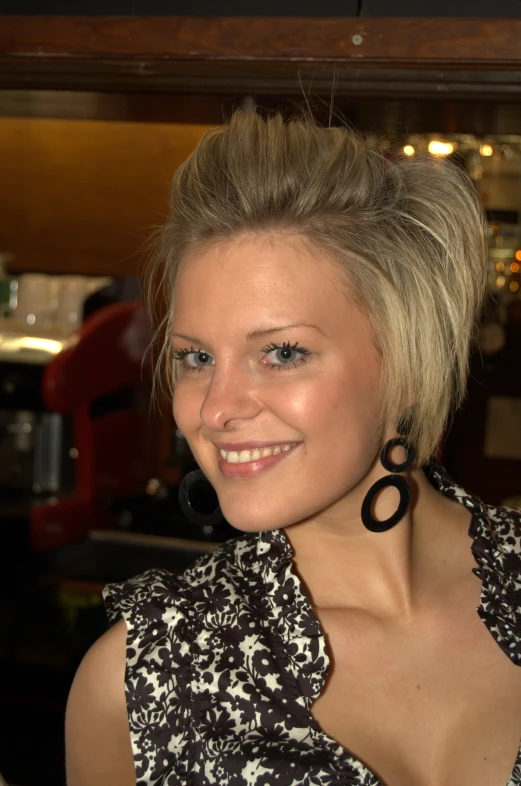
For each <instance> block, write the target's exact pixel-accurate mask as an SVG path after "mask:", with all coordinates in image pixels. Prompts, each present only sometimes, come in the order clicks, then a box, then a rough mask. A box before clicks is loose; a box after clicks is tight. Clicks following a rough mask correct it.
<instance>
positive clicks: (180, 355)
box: [172, 341, 312, 372]
mask: <svg viewBox="0 0 521 786" xmlns="http://www.w3.org/2000/svg"><path fill="white" fill-rule="evenodd" d="M277 349H281V350H284V349H291V350H292V351H293V352H297V354H298V355H300V357H299V358H297V359H296V360H294V361H292V362H291V363H264V364H263V365H265V366H266V367H267V368H270V369H276V370H277V371H282V370H287V369H292V368H297V366H300V365H302V363H306V362H307V359H308V357H309V356H310V355H311V354H312V353H311V352H310V350H309V349H307V348H306V347H299V345H298V341H297V342H296V343H295V344H290V343H289V341H284V342H283V343H282V344H275V343H271V344H268V345H267V346H265V347H263V348H262V350H261V352H263V353H264V354H265V355H269V353H270V352H275V351H276V350H277ZM198 353H201V354H208V355H209V353H206V352H205V351H204V350H203V349H194V347H190V349H188V348H185V349H173V350H172V357H173V358H174V360H178V361H183V360H184V359H185V358H186V357H187V355H192V354H198ZM210 357H211V355H210ZM204 368H205V366H187V365H186V364H183V371H188V372H193V371H202V370H203V369H204Z"/></svg>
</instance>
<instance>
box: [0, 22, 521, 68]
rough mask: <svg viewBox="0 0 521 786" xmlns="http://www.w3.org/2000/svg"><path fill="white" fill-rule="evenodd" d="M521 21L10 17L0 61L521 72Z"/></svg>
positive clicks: (1, 33) (0, 29) (0, 42)
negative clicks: (448, 67) (336, 65)
mask: <svg viewBox="0 0 521 786" xmlns="http://www.w3.org/2000/svg"><path fill="white" fill-rule="evenodd" d="M520 39H521V19H498V18H488V19H486V18H485V19H474V18H471V19H458V18H454V19H452V18H451V19H424V18H414V19H412V18H408V19H403V18H392V19H389V18H387V19H386V18H379V19H364V18H341V19H331V18H329V19H327V18H326V19H324V18H322V19H318V18H317V19H309V18H306V19H303V18H263V17H256V18H246V17H242V18H237V17H228V18H215V17H211V18H196V17H103V16H95V17H75V16H47V17H45V16H39V17H31V16H27V17H22V16H4V17H0V56H2V57H8V56H11V57H16V58H20V59H23V58H28V59H31V60H33V61H34V59H35V58H37V59H40V58H48V57H51V58H66V59H71V58H77V59H83V58H89V59H90V58H94V59H99V58H107V57H108V58H114V59H117V58H124V59H127V58H137V59H140V58H145V59H152V60H156V59H159V60H163V59H174V60H188V61H215V60H226V61H228V62H229V61H240V62H251V61H261V60H263V61H271V62H286V63H288V62H291V63H296V62H298V63H304V62H309V61H314V62H320V63H331V62H337V63H348V62H355V63H362V62H363V63H383V62H389V61H392V62H393V63H394V64H407V65H411V66H414V67H418V66H419V65H422V64H423V65H426V66H432V65H440V64H452V65H457V66H461V65H462V64H463V63H465V64H467V65H468V66H471V65H473V66H483V65H487V66H491V67H502V68H503V67H508V66H510V67H516V66H519V65H520V64H521V46H520V44H519V42H520Z"/></svg>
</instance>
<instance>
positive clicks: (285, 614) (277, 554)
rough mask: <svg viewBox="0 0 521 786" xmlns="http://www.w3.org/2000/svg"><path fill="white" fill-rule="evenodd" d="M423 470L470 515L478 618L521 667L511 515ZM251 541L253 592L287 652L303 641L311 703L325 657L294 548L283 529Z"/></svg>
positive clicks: (520, 564) (520, 569) (519, 568)
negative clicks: (478, 584)
mask: <svg viewBox="0 0 521 786" xmlns="http://www.w3.org/2000/svg"><path fill="white" fill-rule="evenodd" d="M424 471H425V474H426V476H427V478H428V480H429V481H430V483H431V484H432V485H433V486H434V488H436V489H437V490H439V491H440V492H441V493H442V494H444V495H445V496H446V497H449V498H451V499H454V500H456V501H457V502H459V503H460V504H463V505H464V506H465V508H467V510H469V511H470V512H471V514H472V518H471V522H470V525H469V530H468V534H469V537H470V538H471V544H470V548H471V551H472V554H473V557H474V560H475V562H476V567H475V568H474V569H473V573H474V574H475V575H476V576H477V577H478V578H479V579H480V580H481V598H480V605H479V606H478V608H477V613H478V614H479V616H480V618H481V619H482V620H483V622H484V623H485V625H486V627H487V629H488V630H489V632H490V634H491V635H492V636H493V638H494V640H495V641H496V642H497V644H498V645H499V646H500V647H501V649H502V650H503V652H504V653H505V654H506V655H508V657H509V658H510V659H511V660H512V661H513V662H514V663H515V664H516V665H521V613H520V610H521V556H520V551H519V541H518V540H516V539H515V538H512V537H510V529H511V528H512V519H511V516H510V515H509V514H510V513H511V512H510V511H508V510H506V509H505V508H494V507H490V506H487V505H485V503H483V502H482V501H481V500H480V499H479V497H477V496H476V495H475V494H472V493H470V492H468V491H466V490H465V489H464V488H462V487H461V486H459V485H458V484H457V483H455V482H454V481H453V480H452V478H451V477H450V476H449V474H448V473H447V472H446V470H445V469H444V468H443V467H442V466H441V465H440V464H439V463H438V462H436V461H434V460H431V462H430V463H429V464H428V465H427V466H426V467H425V468H424ZM501 522H504V527H503V530H504V531H502V529H501V526H500V525H501ZM498 523H499V526H498ZM250 537H252V540H253V542H252V541H250V548H249V549H248V551H249V552H250V553H249V555H248V557H249V559H248V562H249V563H250V565H249V567H250V571H251V569H252V568H254V571H253V574H254V576H255V577H256V580H255V584H256V585H257V586H256V592H257V593H258V594H259V595H261V596H262V599H263V602H264V604H266V603H267V605H268V608H269V617H270V625H271V627H272V628H273V629H274V630H276V631H278V633H279V634H280V635H281V636H282V638H283V639H284V641H285V642H286V645H287V647H289V648H290V649H291V642H292V641H293V640H294V639H299V640H302V639H308V644H307V645H306V644H305V643H304V644H305V646H306V650H307V652H308V656H309V657H308V659H307V660H306V661H302V662H301V663H300V664H299V667H298V669H297V674H296V676H297V679H298V682H299V685H300V687H301V690H302V693H303V695H304V696H305V697H306V698H307V699H308V700H314V699H315V698H317V697H318V696H319V695H320V692H321V691H322V688H323V685H324V681H325V679H326V678H327V673H328V670H329V658H328V654H327V650H326V645H325V638H324V636H323V632H322V629H321V626H320V622H319V621H318V618H317V617H316V615H315V613H314V611H313V608H312V606H311V602H310V600H309V598H308V596H307V594H306V592H305V590H304V587H303V585H302V582H301V581H300V578H299V577H298V575H297V573H296V570H295V568H294V565H293V549H292V547H291V545H290V542H289V540H288V538H287V536H286V534H285V531H284V530H283V529H276V530H269V531H265V532H260V533H257V534H256V535H254V536H250ZM516 546H517V548H516ZM250 575H251V573H250ZM302 646H303V643H302V642H301V647H302Z"/></svg>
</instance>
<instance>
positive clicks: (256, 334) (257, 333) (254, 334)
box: [172, 322, 325, 345]
mask: <svg viewBox="0 0 521 786" xmlns="http://www.w3.org/2000/svg"><path fill="white" fill-rule="evenodd" d="M299 327H307V328H313V329H314V330H318V331H319V332H320V333H322V334H324V331H323V330H321V329H320V328H319V327H318V325H311V324H310V323H309V322H293V323H292V324H291V325H277V327H272V328H265V329H259V330H252V331H251V332H250V333H248V334H247V335H246V339H247V341H255V339H257V338H262V337H263V336H269V335H271V334H272V333H280V332H281V331H282V330H292V329H293V328H299ZM324 335H325V334H324ZM172 337H173V338H174V337H175V338H184V339H185V341H191V342H192V343H193V344H199V345H203V344H204V341H201V340H200V339H198V338H196V337H195V336H185V335H184V333H172Z"/></svg>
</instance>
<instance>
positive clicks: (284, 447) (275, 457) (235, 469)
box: [217, 442, 300, 478]
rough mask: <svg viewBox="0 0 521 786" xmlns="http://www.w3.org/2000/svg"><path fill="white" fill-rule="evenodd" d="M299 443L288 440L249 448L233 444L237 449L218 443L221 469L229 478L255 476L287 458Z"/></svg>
mask: <svg viewBox="0 0 521 786" xmlns="http://www.w3.org/2000/svg"><path fill="white" fill-rule="evenodd" d="M299 444H300V443H298V442H286V443H279V444H274V445H264V446H262V445H259V446H255V447H253V446H250V447H249V448H246V447H245V446H243V445H235V446H233V447H235V448H236V449H235V450H232V449H231V447H232V446H231V445H230V446H228V445H226V447H224V446H220V445H217V448H218V450H219V454H218V463H219V469H220V470H221V472H222V474H223V475H225V476H226V477H229V478H249V477H253V476H254V475H258V474H259V473H260V472H264V471H265V470H267V469H270V468H271V467H272V466H274V464H278V462H279V461H282V460H283V459H285V458H286V457H287V456H288V455H289V454H290V453H292V452H293V450H294V449H295V448H296V447H297V446H298V445H299ZM239 448H241V449H239Z"/></svg>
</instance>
